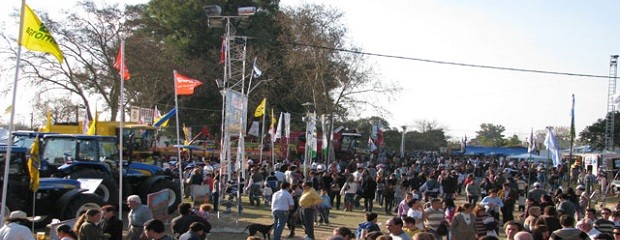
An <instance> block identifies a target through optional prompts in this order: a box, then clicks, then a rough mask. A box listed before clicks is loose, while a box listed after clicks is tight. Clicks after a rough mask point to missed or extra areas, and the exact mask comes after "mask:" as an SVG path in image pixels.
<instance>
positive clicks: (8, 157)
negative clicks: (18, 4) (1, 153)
mask: <svg viewBox="0 0 620 240" xmlns="http://www.w3.org/2000/svg"><path fill="white" fill-rule="evenodd" d="M25 6H26V0H22V8H21V15H20V17H19V37H18V41H17V42H18V44H17V60H16V62H15V79H14V80H13V99H12V102H11V118H10V120H9V145H8V146H9V147H7V148H6V159H5V161H4V178H3V179H9V167H10V162H11V146H13V137H12V136H13V131H14V130H15V126H14V123H15V102H16V98H17V79H18V77H19V62H20V61H21V55H22V47H21V45H19V43H20V42H21V41H22V37H23V36H22V32H23V30H24V13H25ZM8 186H9V181H2V203H3V206H2V210H0V215H1V216H6V215H7V212H6V197H7V189H8ZM0 224H4V217H0Z"/></svg>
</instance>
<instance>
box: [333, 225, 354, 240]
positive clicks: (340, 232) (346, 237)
mask: <svg viewBox="0 0 620 240" xmlns="http://www.w3.org/2000/svg"><path fill="white" fill-rule="evenodd" d="M332 234H333V235H332V236H331V237H330V238H328V239H333V240H336V239H342V240H353V239H355V236H353V235H354V234H353V232H352V231H351V229H349V228H347V227H337V228H334V231H333V232H332Z"/></svg>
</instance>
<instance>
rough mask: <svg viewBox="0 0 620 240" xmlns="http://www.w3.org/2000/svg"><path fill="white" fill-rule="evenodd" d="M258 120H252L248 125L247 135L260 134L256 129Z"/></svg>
mask: <svg viewBox="0 0 620 240" xmlns="http://www.w3.org/2000/svg"><path fill="white" fill-rule="evenodd" d="M258 125H259V123H258V121H253V122H252V126H250V130H248V135H252V136H256V137H258V136H260V133H259V131H258Z"/></svg>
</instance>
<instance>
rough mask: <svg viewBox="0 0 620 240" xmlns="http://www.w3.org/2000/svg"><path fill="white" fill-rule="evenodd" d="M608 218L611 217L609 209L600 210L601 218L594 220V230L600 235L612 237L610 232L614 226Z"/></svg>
mask: <svg viewBox="0 0 620 240" xmlns="http://www.w3.org/2000/svg"><path fill="white" fill-rule="evenodd" d="M595 215H596V213H595ZM610 216H611V209H609V208H602V209H601V217H600V218H598V219H596V220H594V228H596V229H597V230H599V231H600V232H601V233H607V234H609V235H612V230H613V229H614V226H615V224H614V222H613V221H610V220H609V217H610Z"/></svg>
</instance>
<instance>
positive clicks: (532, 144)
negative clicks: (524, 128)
mask: <svg viewBox="0 0 620 240" xmlns="http://www.w3.org/2000/svg"><path fill="white" fill-rule="evenodd" d="M527 152H528V153H529V154H533V153H535V152H536V141H534V128H532V131H531V132H530V138H529V139H528V140H527Z"/></svg>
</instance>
